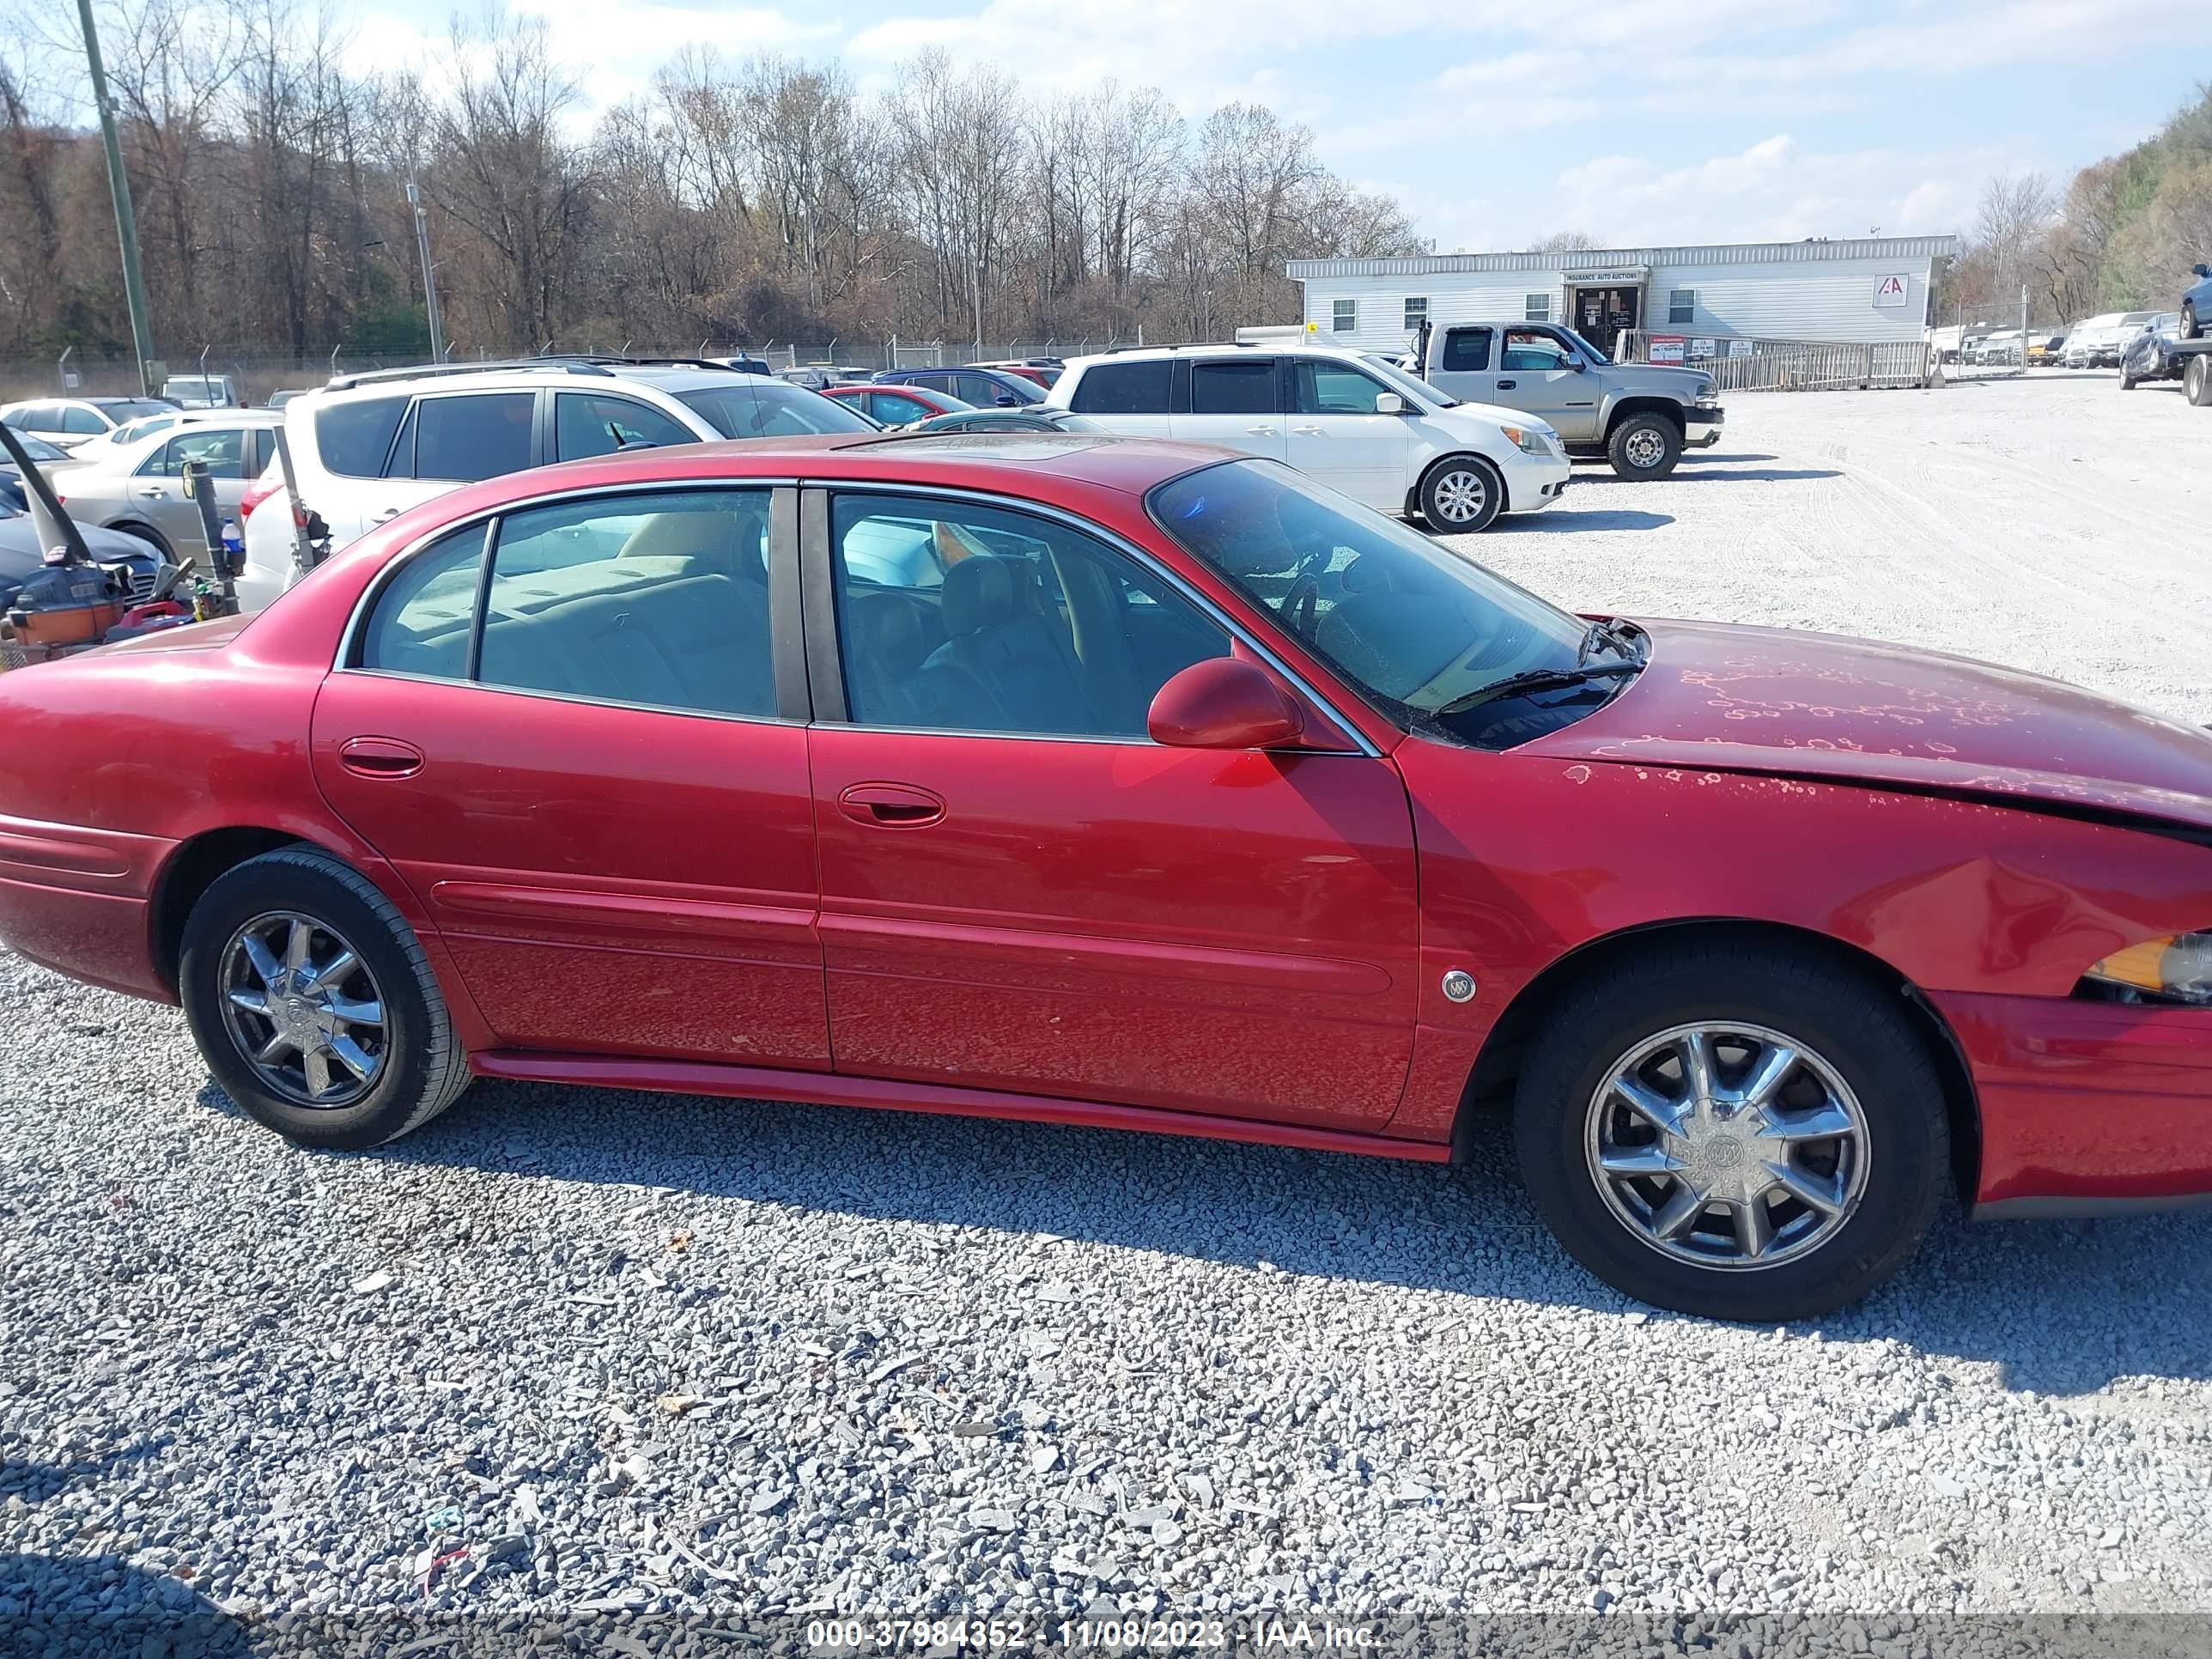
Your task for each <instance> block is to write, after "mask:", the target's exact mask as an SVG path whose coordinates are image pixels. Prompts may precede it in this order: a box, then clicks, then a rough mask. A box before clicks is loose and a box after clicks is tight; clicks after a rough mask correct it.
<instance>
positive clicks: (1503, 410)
mask: <svg viewBox="0 0 2212 1659" xmlns="http://www.w3.org/2000/svg"><path fill="white" fill-rule="evenodd" d="M1425 419H1428V420H1431V421H1434V422H1437V424H1438V425H1440V426H1443V427H1444V428H1450V427H1451V425H1452V424H1453V422H1458V421H1464V422H1468V425H1469V426H1470V428H1474V429H1476V430H1479V431H1482V432H1486V433H1487V434H1489V435H1491V436H1492V437H1495V436H1496V435H1497V429H1498V428H1499V427H1501V426H1517V427H1519V428H1522V430H1523V431H1526V430H1527V429H1528V428H1531V427H1541V428H1543V429H1544V430H1546V431H1547V432H1550V431H1554V430H1556V429H1557V428H1554V427H1553V425H1552V423H1551V422H1549V421H1547V420H1546V419H1545V418H1544V417H1543V416H1541V415H1531V414H1530V413H1529V412H1528V410H1525V409H1509V408H1508V407H1506V405H1504V404H1470V403H1456V404H1453V405H1452V406H1451V407H1450V408H1449V409H1440V410H1436V411H1435V412H1433V413H1431V414H1428V415H1426V416H1425Z"/></svg>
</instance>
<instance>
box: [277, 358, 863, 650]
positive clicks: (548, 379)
mask: <svg viewBox="0 0 2212 1659" xmlns="http://www.w3.org/2000/svg"><path fill="white" fill-rule="evenodd" d="M283 422H284V433H285V438H286V441H287V442H288V443H289V445H290V447H291V451H292V468H293V473H294V476H295V477H296V478H297V479H298V481H299V485H300V495H301V503H300V505H299V507H297V508H296V509H295V504H294V502H293V501H292V498H291V495H290V494H289V492H288V491H286V490H284V489H282V488H274V489H271V490H270V492H269V494H268V495H266V496H264V497H263V498H261V499H260V500H258V501H257V502H256V503H255V504H254V507H253V509H252V512H251V513H248V514H247V515H246V520H245V523H244V525H243V526H242V528H243V530H244V532H245V540H246V575H245V577H244V578H243V579H242V580H240V584H239V593H240V605H241V606H243V607H245V608H246V609H249V610H252V609H258V607H259V606H260V605H265V604H266V603H268V601H269V600H270V599H273V598H274V597H275V596H276V594H278V593H281V592H283V591H284V590H285V589H286V588H287V587H289V586H291V585H292V584H293V583H294V582H295V581H297V580H299V579H300V577H301V575H302V574H305V573H304V572H302V571H301V569H300V568H299V564H298V561H297V558H296V556H295V540H294V536H293V530H294V526H295V517H296V516H297V515H298V514H301V513H306V512H313V513H317V514H319V516H320V518H321V520H322V521H323V524H324V525H325V526H326V527H327V529H328V531H329V535H330V544H331V549H332V550H337V549H338V548H342V547H343V546H345V545H346V544H348V543H349V542H351V541H352V540H353V539H354V538H356V537H357V536H359V535H361V534H362V533H363V532H366V531H368V530H370V529H373V528H374V526H377V525H380V524H382V523H384V522H385V521H386V520H389V519H393V518H397V517H398V515H399V514H400V513H404V512H405V511H406V510H407V509H408V508H409V507H415V506H417V505H419V504H421V503H422V502H423V501H429V500H431V499H432V498H433V497H435V496H438V495H444V494H445V493H446V492H447V490H450V489H456V488H458V487H459V486H460V485H462V484H465V483H474V482H477V481H478V480H481V479H484V478H490V477H497V476H499V475H500V474H501V473H503V472H514V471H523V470H525V469H526V468H530V467H536V466H544V465H550V464H551V463H553V462H555V461H566V460H574V459H579V458H584V457H590V456H594V455H604V454H607V453H611V452H612V451H615V450H617V449H630V448H645V447H667V446H671V445H678V444H690V443H701V442H706V441H710V440H713V439H716V438H756V437H790V436H795V435H802V434H807V433H835V432H865V431H873V430H874V429H875V428H874V424H873V423H872V422H870V421H869V420H867V419H866V417H865V416H861V415H859V414H857V413H855V412H854V411H853V410H848V409H846V408H844V407H842V405H841V404H837V403H836V402H835V401H834V400H832V399H830V398H824V397H822V396H821V395H820V394H818V393H817V392H811V391H809V390H807V389H806V388H805V387H804V386H793V385H791V384H790V383H789V382H787V381H784V380H773V379H768V378H764V377H763V376H760V375H756V374H740V373H738V372H737V371H735V370H732V369H725V368H701V367H697V366H685V365H676V364H667V365H661V364H652V363H646V362H635V361H631V360H613V359H590V358H555V357H545V358H526V359H524V360H522V361H521V362H512V363H470V364H448V365H447V366H445V367H443V368H431V369H424V368H404V369H384V370H379V371H375V372H373V373H366V374H342V375H339V376H337V378H336V379H334V380H331V383H330V384H329V385H328V386H324V387H321V388H319V390H317V391H315V392H311V393H309V394H308V395H307V396H306V397H303V398H295V399H293V401H292V402H291V403H289V404H286V405H285V407H284V409H283ZM271 482H280V481H271Z"/></svg>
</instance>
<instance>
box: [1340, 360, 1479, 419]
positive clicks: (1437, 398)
mask: <svg viewBox="0 0 2212 1659" xmlns="http://www.w3.org/2000/svg"><path fill="white" fill-rule="evenodd" d="M1359 361H1360V362H1363V363H1364V364H1366V365H1367V367H1368V368H1371V369H1373V370H1374V371H1375V372H1376V374H1380V375H1381V376H1382V377H1383V379H1384V380H1388V381H1389V383H1390V384H1391V385H1392V386H1395V388H1396V389H1397V391H1398V392H1399V394H1400V395H1401V397H1407V398H1413V407H1414V408H1416V409H1456V408H1458V407H1459V402H1460V400H1459V399H1458V398H1447V397H1445V396H1444V394H1443V392H1439V391H1437V389H1436V387H1434V386H1431V385H1430V384H1429V383H1428V382H1427V381H1426V380H1422V379H1420V378H1419V376H1418V375H1413V374H1407V372H1406V371H1405V370H1404V369H1402V368H1399V367H1398V365H1397V364H1395V363H1394V362H1391V361H1390V360H1389V358H1388V357H1385V356H1383V355H1382V354H1381V353H1379V352H1374V351H1363V352H1362V353H1360V354H1359Z"/></svg>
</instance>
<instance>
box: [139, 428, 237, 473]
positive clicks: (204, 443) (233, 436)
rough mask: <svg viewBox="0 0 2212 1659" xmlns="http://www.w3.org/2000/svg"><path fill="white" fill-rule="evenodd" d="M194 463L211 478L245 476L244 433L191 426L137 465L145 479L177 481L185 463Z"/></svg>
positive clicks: (227, 429) (233, 429)
mask: <svg viewBox="0 0 2212 1659" xmlns="http://www.w3.org/2000/svg"><path fill="white" fill-rule="evenodd" d="M191 461H197V462H199V463H200V464H201V465H203V466H204V467H206V468H207V470H208V473H209V475H210V477H217V478H243V477H246V434H245V433H244V432H243V431H241V430H240V429H239V428H236V427H227V428H220V429H215V428H208V427H204V426H203V427H191V428H186V429H185V431H182V432H179V434H178V435H176V436H175V437H173V438H172V439H170V440H169V441H168V442H167V443H165V444H163V445H162V446H161V447H160V448H158V449H156V450H155V452H154V453H152V454H151V455H149V456H148V457H147V458H146V459H144V460H143V461H141V462H140V463H139V464H138V471H139V472H140V473H141V474H142V475H143V476H144V477H155V478H181V477H184V475H185V464H186V463H187V462H191Z"/></svg>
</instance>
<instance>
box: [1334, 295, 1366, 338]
mask: <svg viewBox="0 0 2212 1659" xmlns="http://www.w3.org/2000/svg"><path fill="white" fill-rule="evenodd" d="M1358 326H1359V301H1357V300H1339V301H1336V302H1335V305H1334V308H1333V309H1332V310H1331V312H1330V313H1329V327H1330V329H1331V330H1332V331H1334V332H1336V333H1338V334H1349V333H1351V332H1352V331H1354V330H1355V329H1357V328H1358Z"/></svg>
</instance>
